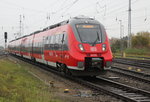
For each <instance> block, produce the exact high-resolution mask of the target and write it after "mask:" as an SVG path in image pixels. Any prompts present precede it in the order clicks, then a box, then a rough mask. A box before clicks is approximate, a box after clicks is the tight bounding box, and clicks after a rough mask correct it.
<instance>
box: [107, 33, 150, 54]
mask: <svg viewBox="0 0 150 102" xmlns="http://www.w3.org/2000/svg"><path fill="white" fill-rule="evenodd" d="M127 42H128V37H127V36H126V37H123V38H122V39H118V38H111V39H110V44H111V49H112V52H114V53H116V52H119V51H121V50H125V49H127ZM131 44H132V48H136V49H143V48H144V49H149V50H150V32H138V33H136V34H132V36H131Z"/></svg>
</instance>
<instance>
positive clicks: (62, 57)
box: [60, 33, 65, 62]
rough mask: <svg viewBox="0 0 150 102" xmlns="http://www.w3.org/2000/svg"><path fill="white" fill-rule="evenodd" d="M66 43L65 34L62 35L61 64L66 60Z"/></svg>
mask: <svg viewBox="0 0 150 102" xmlns="http://www.w3.org/2000/svg"><path fill="white" fill-rule="evenodd" d="M64 41H65V34H64V33H63V34H62V35H61V44H60V45H61V49H60V50H61V54H60V60H61V62H63V60H64Z"/></svg>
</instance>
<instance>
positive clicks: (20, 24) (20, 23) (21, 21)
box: [18, 15, 22, 37]
mask: <svg viewBox="0 0 150 102" xmlns="http://www.w3.org/2000/svg"><path fill="white" fill-rule="evenodd" d="M21 18H22V17H21V15H20V26H19V28H20V32H19V33H20V34H19V36H18V37H21V34H22V19H21Z"/></svg>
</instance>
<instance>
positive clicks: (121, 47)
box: [119, 20, 123, 52]
mask: <svg viewBox="0 0 150 102" xmlns="http://www.w3.org/2000/svg"><path fill="white" fill-rule="evenodd" d="M119 22H120V51H121V52H122V51H123V46H122V45H123V44H122V43H123V42H122V40H123V39H122V38H123V37H122V35H123V34H122V26H123V25H122V20H119Z"/></svg>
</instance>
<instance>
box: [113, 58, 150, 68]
mask: <svg viewBox="0 0 150 102" xmlns="http://www.w3.org/2000/svg"><path fill="white" fill-rule="evenodd" d="M113 62H115V63H121V64H126V65H133V66H137V67H144V68H150V60H137V59H129V58H115V59H113Z"/></svg>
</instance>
